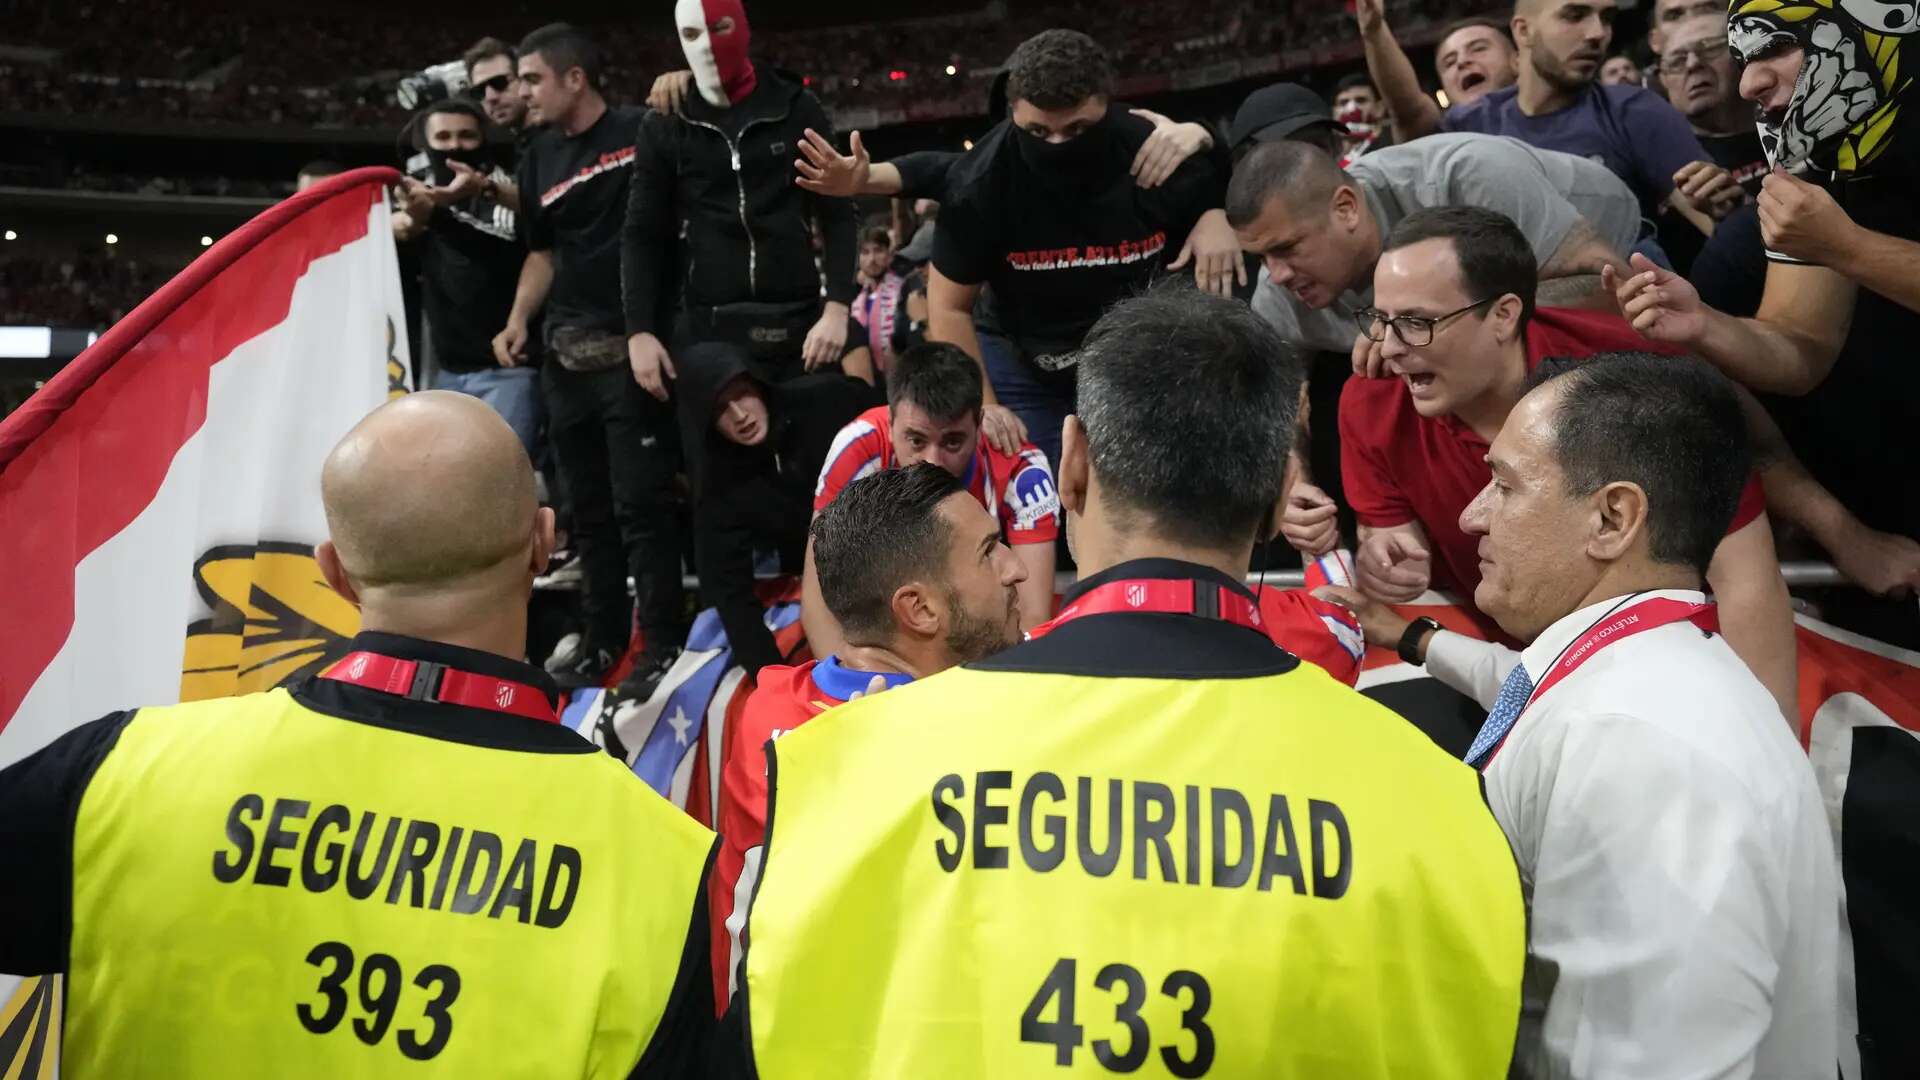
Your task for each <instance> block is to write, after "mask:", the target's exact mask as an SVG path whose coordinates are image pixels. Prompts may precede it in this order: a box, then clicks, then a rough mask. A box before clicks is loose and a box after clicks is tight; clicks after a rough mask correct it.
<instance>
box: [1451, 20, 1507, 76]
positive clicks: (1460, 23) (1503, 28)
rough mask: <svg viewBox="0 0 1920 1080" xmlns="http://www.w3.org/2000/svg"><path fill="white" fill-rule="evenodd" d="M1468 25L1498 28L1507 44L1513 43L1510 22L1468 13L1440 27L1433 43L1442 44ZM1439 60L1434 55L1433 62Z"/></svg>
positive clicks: (1491, 28) (1490, 28)
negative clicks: (1438, 34)
mask: <svg viewBox="0 0 1920 1080" xmlns="http://www.w3.org/2000/svg"><path fill="white" fill-rule="evenodd" d="M1469 26H1484V27H1486V28H1487V29H1489V30H1498V31H1499V32H1500V36H1501V37H1503V38H1506V39H1507V44H1508V45H1509V46H1511V45H1512V44H1513V26H1512V24H1511V23H1509V22H1507V21H1506V20H1504V19H1500V18H1497V17H1495V16H1493V15H1468V16H1466V17H1465V18H1462V19H1455V20H1453V21H1452V22H1450V23H1448V24H1447V25H1445V26H1443V27H1441V28H1440V36H1439V37H1437V38H1434V39H1433V43H1434V45H1435V46H1436V47H1437V46H1439V45H1441V44H1443V43H1444V42H1445V41H1446V40H1447V39H1448V38H1450V37H1452V36H1453V35H1455V34H1457V33H1459V32H1460V31H1462V30H1465V29H1466V28H1467V27H1469ZM1439 62H1440V58H1439V57H1438V56H1435V57H1434V63H1436V64H1438V63H1439Z"/></svg>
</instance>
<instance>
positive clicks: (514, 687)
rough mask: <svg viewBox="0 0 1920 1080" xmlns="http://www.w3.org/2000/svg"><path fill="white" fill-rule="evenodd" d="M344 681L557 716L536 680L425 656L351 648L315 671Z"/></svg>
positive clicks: (410, 695) (412, 697)
mask: <svg viewBox="0 0 1920 1080" xmlns="http://www.w3.org/2000/svg"><path fill="white" fill-rule="evenodd" d="M320 677H321V678H323V679H332V680H333V681H335V682H343V683H346V684H348V685H350V686H358V687H362V688H364V689H367V690H377V691H379V692H380V693H383V694H392V695H393V696H394V697H403V698H406V699H407V700H409V701H432V702H438V703H440V704H444V705H464V706H466V707H467V708H470V709H485V710H486V711H488V712H497V713H507V714H509V715H512V716H524V717H526V718H527V719H529V720H542V721H545V722H547V723H549V724H557V723H559V722H560V716H559V714H558V713H556V712H554V711H553V702H551V701H549V700H547V695H546V692H545V691H543V690H541V689H540V688H539V687H537V686H529V685H528V684H526V683H523V682H515V681H514V680H512V679H501V678H496V677H494V676H492V675H476V674H474V673H473V672H471V671H462V670H460V669H459V668H452V667H448V666H447V665H445V664H436V663H434V662H432V661H430V660H402V659H400V658H399V657H397V656H385V655H383V654H381V653H376V652H366V651H364V650H363V651H360V652H352V653H348V654H347V655H346V656H343V657H341V658H340V662H339V663H337V664H335V665H333V666H332V667H330V668H328V669H327V670H326V671H324V672H322V673H321V674H320Z"/></svg>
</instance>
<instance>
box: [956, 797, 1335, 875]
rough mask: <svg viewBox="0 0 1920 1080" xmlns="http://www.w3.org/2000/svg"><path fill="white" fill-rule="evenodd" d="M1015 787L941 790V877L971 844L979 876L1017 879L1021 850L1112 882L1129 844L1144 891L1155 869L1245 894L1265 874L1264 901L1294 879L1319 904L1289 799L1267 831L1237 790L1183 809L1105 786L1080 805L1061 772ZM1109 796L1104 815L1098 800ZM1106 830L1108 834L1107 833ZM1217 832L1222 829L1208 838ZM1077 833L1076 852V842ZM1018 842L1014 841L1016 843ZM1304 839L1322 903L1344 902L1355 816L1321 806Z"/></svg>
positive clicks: (1186, 802)
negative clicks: (1014, 861)
mask: <svg viewBox="0 0 1920 1080" xmlns="http://www.w3.org/2000/svg"><path fill="white" fill-rule="evenodd" d="M969 787H971V790H972V798H971V799H969V798H968V796H967V793H968V790H969ZM1014 788H1015V785H1014V775H1013V773H1012V772H1011V771H1010V770H1005V769H998V770H987V771H983V772H978V773H975V774H974V776H973V782H972V784H971V785H969V784H968V782H967V780H966V778H964V777H962V776H960V775H959V774H957V773H948V774H947V775H945V776H942V777H941V778H940V779H938V780H936V781H934V784H933V793H932V810H933V816H934V818H935V819H936V820H937V821H938V822H939V824H940V825H941V826H942V827H943V828H944V829H945V830H946V831H947V833H948V835H947V836H944V837H938V838H936V839H935V841H934V857H935V858H936V859H938V860H939V863H940V868H941V869H942V870H945V871H947V872H948V873H953V872H955V871H957V870H959V869H960V868H961V864H962V863H963V862H964V861H965V858H966V852H967V848H968V847H969V844H971V847H972V849H973V860H972V868H973V869H975V870H1005V869H1008V867H1009V865H1010V862H1011V859H1010V856H1011V852H1012V850H1013V848H1014V847H1016V846H1017V847H1018V848H1019V851H1020V859H1021V861H1022V862H1024V863H1025V864H1026V866H1027V868H1028V869H1029V870H1033V871H1035V872H1038V873H1046V872H1049V871H1052V870H1055V869H1058V868H1059V867H1060V866H1061V865H1062V864H1063V863H1064V862H1066V860H1067V857H1068V855H1069V854H1072V855H1074V856H1076V857H1077V861H1078V864H1079V866H1080V868H1081V869H1082V870H1084V871H1085V872H1086V873H1087V874H1088V875H1090V876H1092V877H1107V876H1109V875H1111V874H1113V873H1114V872H1115V870H1117V869H1118V868H1119V866H1120V859H1121V856H1122V854H1123V853H1124V851H1123V845H1124V843H1125V841H1126V840H1127V839H1128V838H1130V839H1131V840H1132V845H1131V847H1132V856H1133V858H1132V861H1131V870H1132V876H1133V877H1134V879H1135V880H1139V881H1146V880H1149V879H1150V877H1151V876H1152V875H1151V874H1150V873H1149V868H1150V867H1155V868H1157V870H1158V876H1159V878H1160V880H1162V881H1164V882H1167V883H1168V884H1173V885H1178V884H1187V885H1203V884H1204V885H1211V886H1213V887H1214V888H1221V889H1237V888H1241V887H1243V886H1245V885H1247V884H1248V883H1249V882H1251V881H1255V873H1256V870H1257V872H1258V879H1257V884H1256V886H1255V887H1256V888H1258V889H1259V890H1261V891H1263V892H1265V891H1270V890H1272V888H1273V886H1274V882H1275V881H1276V880H1278V879H1281V878H1284V879H1286V880H1287V882H1288V883H1289V884H1290V885H1291V886H1292V889H1293V892H1294V894H1295V895H1301V896H1304V895H1307V894H1308V890H1309V885H1308V878H1307V872H1306V871H1307V868H1306V866H1305V865H1304V864H1303V862H1302V860H1301V854H1302V851H1301V847H1300V845H1299V843H1298V841H1297V837H1298V831H1297V830H1296V828H1295V824H1294V812H1293V807H1292V803H1291V802H1290V801H1289V800H1288V798H1287V797H1286V796H1285V795H1280V794H1271V795H1269V796H1268V797H1267V800H1266V806H1265V808H1264V809H1265V811H1266V813H1265V815H1264V818H1263V819H1261V820H1259V821H1256V817H1255V813H1254V809H1253V805H1252V803H1251V802H1250V801H1249V800H1248V798H1247V796H1246V795H1244V794H1243V793H1241V792H1239V791H1236V790H1234V789H1233V788H1224V787H1211V788H1204V789H1203V788H1201V787H1198V786H1196V785H1193V784H1188V785H1185V787H1183V788H1182V789H1181V797H1180V798H1178V799H1176V798H1175V795H1174V789H1173V788H1172V787H1169V786H1168V785H1166V784H1161V783H1156V782H1154V781H1151V780H1119V779H1108V780H1104V781H1096V780H1095V779H1094V778H1093V777H1090V776H1081V777H1076V778H1074V797H1073V799H1072V801H1071V802H1069V801H1068V798H1067V789H1066V784H1065V783H1064V782H1063V781H1062V780H1061V778H1060V777H1059V776H1057V775H1055V774H1054V773H1050V772H1036V773H1034V774H1032V775H1031V776H1028V777H1026V779H1025V781H1024V783H1022V784H1021V785H1020V787H1019V791H1020V796H1019V800H1018V803H1017V804H1016V803H1015V802H1014V800H1013V797H1012V796H1013V792H1014ZM1103 788H1104V791H1105V798H1104V805H1101V804H1100V803H1099V802H1097V801H1096V792H1098V791H1100V790H1101V789H1103ZM1043 799H1044V800H1045V805H1044V806H1043V805H1042V800H1043ZM1203 803H1204V804H1205V810H1204V812H1203V809H1202V804H1203ZM1016 809H1017V814H1015V813H1014V812H1015V811H1016ZM969 811H971V814H970V815H969ZM1061 811H1065V812H1064V813H1062V812H1061ZM1010 817H1012V818H1013V819H1014V820H1012V821H1011V822H1010V820H1009V819H1010ZM1103 820H1104V822H1105V824H1104V825H1097V823H1098V822H1101V821H1103ZM1209 824H1210V825H1211V828H1210V829H1206V826H1207V825H1209ZM969 825H971V827H969ZM1070 826H1071V829H1072V831H1073V834H1074V836H1073V841H1072V842H1071V843H1069V841H1068V839H1067V833H1068V830H1069V827H1070ZM1096 829H1097V831H1098V835H1099V839H1098V840H1097V841H1096V839H1095V837H1096ZM1203 829H1205V836H1204V837H1203ZM1009 831H1011V832H1013V833H1014V834H1015V835H1014V836H1008V835H1007V833H1008V832H1009ZM1305 831H1306V840H1307V853H1308V854H1309V855H1310V857H1311V863H1312V872H1313V874H1312V885H1311V890H1312V891H1311V894H1312V895H1313V896H1315V897H1317V898H1320V899H1323V900H1337V899H1339V898H1340V897H1342V896H1344V895H1346V892H1347V886H1348V885H1349V884H1350V882H1351V879H1352V876H1353V847H1352V836H1351V835H1350V833H1349V830H1348V828H1347V817H1346V814H1345V813H1343V812H1342V811H1341V809H1340V807H1339V806H1337V805H1336V804H1334V803H1333V802H1331V801H1328V800H1325V799H1312V798H1310V799H1308V800H1307V815H1306V830H1305ZM1176 837H1178V839H1177V840H1176ZM1176 848H1178V850H1179V857H1178V858H1176V857H1175V849H1176ZM1203 862H1204V863H1206V864H1207V865H1206V866H1205V867H1204V868H1203V866H1202V864H1203ZM1203 869H1204V873H1203Z"/></svg>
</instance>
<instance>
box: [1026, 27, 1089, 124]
mask: <svg viewBox="0 0 1920 1080" xmlns="http://www.w3.org/2000/svg"><path fill="white" fill-rule="evenodd" d="M1096 96H1098V97H1107V98H1110V97H1112V96H1113V61H1112V60H1111V59H1110V58H1108V56H1107V50H1105V49H1103V48H1101V47H1100V44H1099V42H1096V41H1094V40H1093V39H1092V38H1090V37H1088V36H1087V35H1085V34H1083V33H1081V32H1080V31H1078V30H1042V31H1040V32H1039V33H1037V34H1035V35H1033V36H1032V37H1030V38H1028V39H1027V40H1025V41H1023V42H1021V43H1020V45H1019V47H1018V48H1016V49H1014V50H1013V55H1012V56H1009V57H1008V58H1007V100H1008V101H1009V102H1013V101H1027V102H1032V103H1033V105H1034V106H1035V107H1036V108H1041V109H1071V108H1073V107H1074V106H1076V105H1079V104H1080V103H1081V102H1083V101H1085V100H1087V99H1088V98H1091V97H1096Z"/></svg>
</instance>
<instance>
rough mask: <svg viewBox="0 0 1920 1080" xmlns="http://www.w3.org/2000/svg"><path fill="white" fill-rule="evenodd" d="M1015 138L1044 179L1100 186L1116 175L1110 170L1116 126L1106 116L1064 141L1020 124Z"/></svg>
mask: <svg viewBox="0 0 1920 1080" xmlns="http://www.w3.org/2000/svg"><path fill="white" fill-rule="evenodd" d="M1109 115H1111V113H1109ZM1013 138H1014V145H1015V146H1017V147H1019V149H1020V160H1021V161H1023V162H1025V163H1026V166H1027V168H1028V169H1031V170H1032V171H1033V173H1034V175H1035V177H1036V178H1037V179H1038V180H1040V181H1041V182H1042V183H1045V184H1048V185H1050V186H1054V187H1062V188H1076V189H1081V188H1091V187H1098V186H1100V185H1101V184H1103V183H1106V182H1107V181H1109V180H1111V179H1112V177H1110V176H1108V175H1106V173H1107V162H1108V157H1109V155H1108V153H1107V151H1108V149H1109V148H1110V145H1111V143H1112V140H1113V127H1112V125H1110V124H1109V123H1108V122H1107V117H1105V116H1103V117H1101V118H1100V119H1099V120H1098V121H1096V122H1095V123H1093V124H1091V125H1089V126H1088V127H1087V130H1085V131H1083V132H1081V133H1080V134H1079V135H1078V136H1076V137H1074V138H1071V139H1068V140H1067V141H1066V142H1063V143H1050V142H1048V141H1047V140H1045V139H1042V138H1039V137H1037V136H1034V135H1030V134H1028V133H1027V132H1026V131H1025V130H1023V129H1020V128H1015V129H1014V133H1013Z"/></svg>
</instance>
